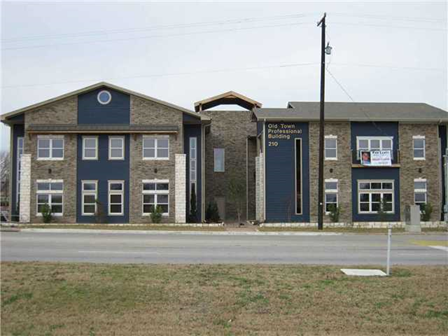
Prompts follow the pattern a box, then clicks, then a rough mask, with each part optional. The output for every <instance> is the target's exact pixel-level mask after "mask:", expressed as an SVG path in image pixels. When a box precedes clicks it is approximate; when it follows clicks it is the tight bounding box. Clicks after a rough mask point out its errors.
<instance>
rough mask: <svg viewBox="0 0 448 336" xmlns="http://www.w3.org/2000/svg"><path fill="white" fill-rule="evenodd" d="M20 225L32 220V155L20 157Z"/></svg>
mask: <svg viewBox="0 0 448 336" xmlns="http://www.w3.org/2000/svg"><path fill="white" fill-rule="evenodd" d="M20 165H21V174H20V214H19V220H20V223H29V222H30V218H31V154H22V156H21V157H20Z"/></svg>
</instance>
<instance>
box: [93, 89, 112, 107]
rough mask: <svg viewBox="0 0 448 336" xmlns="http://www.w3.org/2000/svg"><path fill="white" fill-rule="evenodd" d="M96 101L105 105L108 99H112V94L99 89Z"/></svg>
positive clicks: (108, 101)
mask: <svg viewBox="0 0 448 336" xmlns="http://www.w3.org/2000/svg"><path fill="white" fill-rule="evenodd" d="M97 98H98V102H99V103H100V104H103V105H106V104H109V103H110V101H111V100H112V95H111V94H110V92H109V91H105V90H104V91H100V93H98V96H97Z"/></svg>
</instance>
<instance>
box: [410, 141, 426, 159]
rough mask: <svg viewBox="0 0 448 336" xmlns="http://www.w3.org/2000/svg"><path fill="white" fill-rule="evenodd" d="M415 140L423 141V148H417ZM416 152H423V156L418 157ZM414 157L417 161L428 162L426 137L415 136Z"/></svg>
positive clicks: (413, 143)
mask: <svg viewBox="0 0 448 336" xmlns="http://www.w3.org/2000/svg"><path fill="white" fill-rule="evenodd" d="M415 140H423V148H415ZM415 150H423V156H422V157H416V156H415ZM412 157H413V158H414V160H415V161H423V160H426V137H425V136H424V135H414V136H413V137H412Z"/></svg>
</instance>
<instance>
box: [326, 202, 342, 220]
mask: <svg viewBox="0 0 448 336" xmlns="http://www.w3.org/2000/svg"><path fill="white" fill-rule="evenodd" d="M329 210H330V214H329V216H330V219H331V221H332V222H333V223H338V222H339V215H340V214H341V210H340V208H339V207H338V206H337V205H336V204H330V205H329Z"/></svg>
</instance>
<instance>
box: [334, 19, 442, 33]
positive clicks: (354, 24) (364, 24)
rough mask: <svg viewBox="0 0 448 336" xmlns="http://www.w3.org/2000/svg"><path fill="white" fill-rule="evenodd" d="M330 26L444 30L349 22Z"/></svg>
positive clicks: (439, 29)
mask: <svg viewBox="0 0 448 336" xmlns="http://www.w3.org/2000/svg"><path fill="white" fill-rule="evenodd" d="M331 24H336V25H346V26H357V27H382V28H398V29H415V30H431V31H444V32H446V31H447V29H446V28H426V27H425V28H424V27H410V26H395V25H384V24H370V23H363V24H359V23H350V22H333V21H332V22H331Z"/></svg>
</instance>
